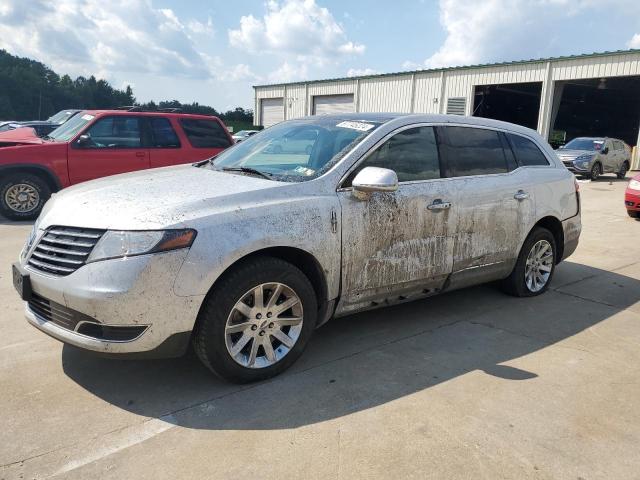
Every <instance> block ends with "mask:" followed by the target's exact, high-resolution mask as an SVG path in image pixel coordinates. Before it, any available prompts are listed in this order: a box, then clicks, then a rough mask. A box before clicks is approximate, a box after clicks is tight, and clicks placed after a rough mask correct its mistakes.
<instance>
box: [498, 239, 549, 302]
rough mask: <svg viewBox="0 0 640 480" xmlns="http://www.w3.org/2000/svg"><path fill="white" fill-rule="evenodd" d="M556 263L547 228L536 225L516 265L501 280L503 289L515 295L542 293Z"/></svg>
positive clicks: (527, 295) (526, 295) (523, 295)
mask: <svg viewBox="0 0 640 480" xmlns="http://www.w3.org/2000/svg"><path fill="white" fill-rule="evenodd" d="M555 264H556V242H555V239H554V238H553V235H552V234H551V232H550V231H549V230H547V229H546V228H542V227H536V228H535V229H534V230H533V231H532V232H531V233H530V234H529V236H528V237H527V239H526V240H525V242H524V245H523V246H522V250H520V254H519V255H518V260H517V262H516V266H515V267H514V268H513V271H512V272H511V275H509V276H508V277H507V278H506V279H505V280H503V282H502V288H503V290H504V291H505V292H506V293H508V294H510V295H514V296H516V297H533V296H536V295H540V294H542V293H544V292H545V291H546V290H547V289H548V288H549V284H550V283H551V279H552V277H553V272H554V270H555Z"/></svg>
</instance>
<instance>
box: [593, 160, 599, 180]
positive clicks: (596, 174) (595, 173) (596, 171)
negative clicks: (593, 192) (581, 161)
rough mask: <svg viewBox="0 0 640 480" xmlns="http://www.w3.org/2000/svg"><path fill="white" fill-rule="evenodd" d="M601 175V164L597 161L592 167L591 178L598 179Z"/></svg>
mask: <svg viewBox="0 0 640 480" xmlns="http://www.w3.org/2000/svg"><path fill="white" fill-rule="evenodd" d="M599 176H600V164H599V163H596V164H595V165H594V166H593V168H592V169H591V180H597V179H598V177H599Z"/></svg>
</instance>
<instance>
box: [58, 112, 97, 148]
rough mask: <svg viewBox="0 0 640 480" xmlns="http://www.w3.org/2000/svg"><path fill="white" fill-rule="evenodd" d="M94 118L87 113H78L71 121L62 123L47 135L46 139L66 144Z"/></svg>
mask: <svg viewBox="0 0 640 480" xmlns="http://www.w3.org/2000/svg"><path fill="white" fill-rule="evenodd" d="M94 118H95V116H94V115H91V114H89V113H79V114H78V115H75V116H74V117H73V118H72V119H71V120H69V121H68V122H66V123H63V124H62V125H60V126H59V127H58V128H56V129H55V130H54V131H53V132H51V133H50V134H49V135H48V138H50V139H51V140H55V141H56V142H67V141H69V140H71V139H72V138H73V137H74V136H75V135H76V134H77V133H78V132H79V131H80V130H82V128H83V127H84V126H85V125H86V124H87V123H89V122H90V121H91V120H93V119H94Z"/></svg>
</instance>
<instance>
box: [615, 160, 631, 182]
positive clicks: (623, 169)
mask: <svg viewBox="0 0 640 480" xmlns="http://www.w3.org/2000/svg"><path fill="white" fill-rule="evenodd" d="M628 171H629V163H628V162H622V165H621V166H620V171H619V172H618V173H616V177H618V178H619V179H620V180H622V179H623V178H624V177H626V176H627V172H628Z"/></svg>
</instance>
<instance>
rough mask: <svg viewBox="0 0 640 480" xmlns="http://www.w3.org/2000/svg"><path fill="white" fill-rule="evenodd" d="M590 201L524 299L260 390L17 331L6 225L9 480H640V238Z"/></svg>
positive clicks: (345, 352)
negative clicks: (549, 275) (567, 253)
mask: <svg viewBox="0 0 640 480" xmlns="http://www.w3.org/2000/svg"><path fill="white" fill-rule="evenodd" d="M625 185H626V182H625V181H618V180H616V179H615V178H607V177H603V178H601V179H600V180H598V181H597V182H591V183H590V182H586V183H581V184H580V186H581V192H582V198H583V233H582V237H581V244H580V246H579V248H578V251H577V252H576V253H575V254H574V255H573V256H572V257H571V258H570V259H569V260H568V261H566V262H565V263H563V264H561V265H560V266H559V267H558V270H557V272H556V276H555V278H554V280H553V283H552V287H551V288H552V289H551V291H549V292H547V293H546V294H545V295H543V296H541V297H537V298H534V299H516V298H511V297H508V296H505V295H503V294H502V293H500V292H499V291H498V290H497V289H496V288H495V287H493V286H491V285H489V286H481V287H475V288H470V289H466V290H461V291H457V292H452V293H449V294H446V295H442V296H440V297H434V298H431V299H428V300H424V301H420V302H416V303H412V304H405V305H402V306H398V307H393V308H388V309H383V310H378V311H375V312H369V313H364V314H359V315H355V316H351V317H347V318H343V319H339V320H336V321H333V322H330V323H329V324H328V325H327V326H325V327H323V328H322V329H320V330H319V331H317V332H316V335H315V337H314V338H313V339H312V341H311V344H310V346H309V348H308V349H307V351H306V352H305V354H304V355H303V357H302V358H301V360H300V361H299V362H298V363H297V364H296V365H295V366H294V367H293V368H292V369H291V370H289V371H288V372H287V373H285V374H284V375H282V376H280V377H278V378H276V379H273V380H271V381H268V382H265V383H261V384H256V385H249V386H237V385H230V384H226V383H223V382H221V381H219V380H217V379H216V378H214V377H212V376H211V375H210V374H209V373H208V372H207V371H206V370H205V369H204V367H201V366H200V364H199V363H198V362H197V360H195V359H194V358H193V357H189V356H187V357H185V358H182V359H177V360H166V361H115V360H106V359H101V358H97V357H94V356H92V355H90V354H87V353H84V352H81V351H78V350H75V349H73V348H70V347H67V346H63V345H62V344H60V343H58V342H57V341H55V340H53V339H50V338H49V337H47V336H46V335H44V334H42V333H40V332H38V331H36V330H35V329H34V328H32V327H31V326H29V325H28V324H27V323H26V321H25V320H24V318H23V314H22V309H23V305H22V303H21V302H20V301H19V299H18V297H17V294H15V292H14V291H13V287H12V285H11V274H10V263H11V262H12V261H13V260H14V258H16V256H17V255H18V252H19V250H20V248H21V246H22V244H23V242H24V240H25V237H26V235H27V233H28V231H29V229H30V225H28V224H15V223H10V222H6V221H0V245H1V247H0V298H1V299H2V302H1V303H0V305H1V307H2V313H1V314H0V328H1V332H2V333H1V335H0V425H1V426H2V428H0V465H1V467H0V479H14V478H16V479H17V478H47V477H51V476H53V477H57V478H78V479H86V478H114V479H126V478H136V479H146V478H149V479H159V478H197V479H203V478H231V479H236V478H237V479H244V478H246V479H256V478H259V479H270V478H274V479H275V478H277V479H279V480H281V479H284V478H307V479H312V478H322V479H327V478H345V479H353V478H392V477H393V478H398V479H400V478H402V479H404V478H420V479H424V478H438V479H441V478H470V479H471V478H473V479H476V478H490V479H497V478H518V479H521V478H536V479H547V478H563V479H564V478H567V479H583V480H591V479H596V478H602V479H614V478H619V479H630V478H640V469H639V468H638V467H639V465H640V448H639V445H640V348H639V347H640V255H639V254H640V247H639V245H638V239H639V238H640V222H638V221H634V220H632V219H631V218H629V217H628V216H627V214H626V212H625V211H624V207H623V192H624V188H625Z"/></svg>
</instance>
